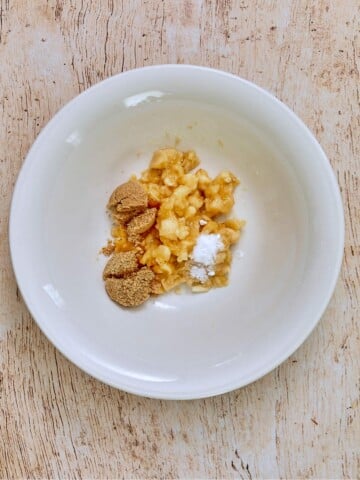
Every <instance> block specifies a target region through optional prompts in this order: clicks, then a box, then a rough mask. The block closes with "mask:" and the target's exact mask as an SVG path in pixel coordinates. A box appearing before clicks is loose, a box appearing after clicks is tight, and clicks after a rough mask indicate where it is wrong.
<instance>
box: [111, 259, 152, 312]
mask: <svg viewBox="0 0 360 480" xmlns="http://www.w3.org/2000/svg"><path fill="white" fill-rule="evenodd" d="M154 277H155V275H154V273H153V272H152V271H151V270H150V269H149V268H147V267H144V268H142V269H141V270H139V271H138V272H134V273H131V274H129V275H127V276H126V277H124V278H107V279H106V281H105V289H106V292H107V294H108V295H109V297H110V298H111V299H112V300H113V301H114V302H116V303H119V304H120V305H122V306H123V307H137V306H138V305H141V304H142V303H144V302H146V300H147V299H148V298H149V297H150V293H151V285H152V281H153V280H154Z"/></svg>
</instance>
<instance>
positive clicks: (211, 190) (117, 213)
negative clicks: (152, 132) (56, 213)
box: [103, 148, 245, 306]
mask: <svg viewBox="0 0 360 480" xmlns="http://www.w3.org/2000/svg"><path fill="white" fill-rule="evenodd" d="M199 163H200V161H199V158H198V157H197V155H196V153H195V152H193V151H188V152H181V151H178V150H176V149H173V148H167V149H161V150H157V151H156V152H155V153H154V154H153V157H152V160H151V162H150V166H149V168H148V169H147V170H145V171H144V172H143V173H142V175H141V176H140V178H136V177H132V178H131V180H130V181H129V182H127V183H125V184H123V185H120V186H119V187H117V189H115V191H114V192H113V194H112V195H111V197H110V200H109V203H108V209H109V211H110V214H111V216H112V220H113V222H114V226H113V228H112V236H113V240H112V241H111V242H110V243H109V244H108V246H107V247H105V248H104V249H103V251H104V253H105V254H111V253H113V252H115V253H119V252H129V251H131V252H133V253H134V254H135V255H136V258H137V261H138V269H139V270H140V269H141V268H143V267H147V270H148V271H151V272H152V273H153V274H154V277H153V279H152V281H151V284H150V283H149V282H148V284H149V290H150V292H146V294H144V295H141V296H140V295H137V298H138V299H139V298H141V299H143V298H144V299H145V300H146V298H148V294H149V293H153V294H161V293H163V292H166V291H169V290H171V289H173V288H175V287H177V286H179V285H180V284H184V283H185V284H187V285H189V286H190V287H191V288H192V290H193V291H195V292H199V291H207V290H209V289H210V288H212V287H223V286H226V285H227V284H228V274H229V271H230V265H231V259H232V255H231V248H230V247H231V246H232V245H233V244H235V243H236V242H237V241H238V240H239V237H240V232H241V229H242V227H243V225H244V223H245V222H244V221H240V220H237V219H234V218H232V219H226V220H219V219H218V217H219V216H220V215H221V216H222V217H223V216H224V215H226V214H228V213H230V211H231V209H232V207H233V205H234V196H233V192H234V189H235V187H236V186H237V185H238V184H239V180H238V179H237V178H236V176H235V175H234V174H232V173H231V172H228V171H223V172H221V173H220V174H219V175H217V176H216V177H215V178H213V179H212V178H210V176H209V175H208V173H207V172H206V171H205V170H204V169H198V170H196V171H194V169H195V168H196V167H197V166H198V165H199ZM200 235H201V236H206V235H208V236H209V238H210V236H212V237H217V238H218V239H219V242H218V244H219V245H221V248H220V249H219V251H218V252H217V253H216V257H215V258H214V264H213V265H211V268H210V269H208V266H204V265H199V264H197V263H196V261H195V260H194V258H193V250H194V247H195V246H196V244H197V241H198V239H199V236H200ZM109 262H111V259H110V261H109ZM105 268H106V267H105ZM111 268H112V270H111V271H112V273H113V269H114V262H112V264H111ZM199 269H203V270H202V272H203V273H202V274H201V275H200V276H199V275H194V276H193V275H192V273H191V272H199V271H200V270H199ZM206 269H207V270H206ZM108 271H109V267H108ZM204 272H205V273H204ZM116 278H117V275H116V272H115V274H114V273H113V274H112V278H111V282H112V286H113V288H112V290H111V291H112V292H119V291H120V290H121V287H120V282H119V284H116ZM134 278H136V275H134V273H131V275H129V277H128V281H127V282H124V281H122V282H121V285H123V286H124V288H125V287H126V288H127V289H128V290H129V291H132V292H133V291H135V290H136V288H135V289H134V287H133V286H131V288H130V286H129V285H130V284H129V282H130V283H131V279H134ZM120 279H124V275H122V274H119V275H118V280H120ZM114 282H115V283H114ZM141 285H142V288H143V286H144V283H142V284H141ZM115 287H116V288H115ZM119 288H120V290H119ZM111 297H112V299H113V300H115V301H117V302H118V303H120V304H122V305H124V303H122V302H121V299H122V298H123V297H124V295H123V294H119V298H118V299H116V298H114V295H112V296H111ZM126 298H127V300H126V306H132V305H129V304H131V302H130V301H129V298H128V295H127V297H126ZM137 304H138V303H137Z"/></svg>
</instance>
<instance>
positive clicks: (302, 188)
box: [10, 65, 344, 399]
mask: <svg viewBox="0 0 360 480" xmlns="http://www.w3.org/2000/svg"><path fill="white" fill-rule="evenodd" d="M175 142H180V143H179V144H178V148H180V149H194V150H195V151H196V152H197V153H198V155H199V157H200V159H201V166H203V167H204V168H205V169H207V170H208V171H209V173H211V174H216V173H218V172H219V171H221V170H224V169H229V170H231V171H233V172H234V173H235V174H236V175H237V176H238V177H239V179H240V180H241V185H240V186H239V187H238V188H237V191H236V205H235V207H234V215H236V216H237V217H239V218H241V219H245V220H246V222H247V223H246V228H245V230H244V232H243V234H242V236H241V239H240V241H239V244H238V245H237V247H236V248H235V249H234V259H233V265H232V271H231V276H230V284H229V286H228V287H226V288H220V289H216V290H212V291H210V292H208V293H203V294H192V293H191V292H188V293H186V292H185V293H182V294H177V293H169V294H166V295H163V296H160V297H158V298H153V299H152V300H150V301H148V302H147V303H146V304H145V305H144V306H143V307H141V308H138V309H135V310H126V309H122V308H120V307H119V306H117V305H116V304H115V303H113V302H112V301H110V300H109V298H108V297H107V295H106V293H105V290H104V286H103V281H102V269H103V266H104V263H105V262H106V258H105V257H103V256H102V255H100V254H99V250H100V249H101V247H102V246H103V245H105V244H106V241H107V238H108V237H109V231H110V220H109V218H108V216H107V214H106V211H105V206H106V203H107V199H108V197H109V195H110V193H111V192H112V190H113V189H114V188H115V187H116V186H117V185H119V184H120V183H122V182H124V181H126V180H127V179H128V178H129V176H130V175H131V174H132V173H139V172H141V170H142V169H144V168H146V167H147V165H148V163H149V160H150V158H151V154H152V152H153V151H154V150H155V149H157V148H160V147H165V146H173V145H174V144H175ZM343 242H344V222H343V210H342V204H341V199H340V195H339V189H338V185H337V183H336V180H335V177H334V174H333V172H332V170H331V167H330V164H329V161H328V159H327V158H326V156H325V154H324V152H323V150H322V149H321V147H320V146H319V144H318V143H317V141H316V140H315V138H314V137H313V135H312V134H311V133H310V131H309V130H308V129H307V128H306V126H305V125H304V124H303V123H302V122H301V121H300V120H299V119H298V118H297V117H296V116H295V114H294V113H293V112H292V111H291V110H289V109H288V108H287V107H286V106H285V105H284V104H282V103H281V102H280V101H279V100H277V99H276V98H275V97H273V96H272V95H270V94H269V93H267V92H266V91H264V90H262V89H261V88H259V87H257V86H256V85H254V84H252V83H250V82H248V81H246V80H243V79H241V78H238V77H236V76H233V75H230V74H227V73H224V72H220V71H216V70H212V69H209V68H203V67H196V66H187V65H162V66H154V67H147V68H142V69H138V70H133V71H129V72H126V73H122V74H120V75H116V76H114V77H111V78H109V79H107V80H105V81H103V82H101V83H99V84H97V85H95V86H93V87H92V88H90V89H88V90H86V91H85V92H83V93H82V94H81V95H79V96H78V97H76V98H74V99H73V100H72V101H71V102H70V103H68V104H67V105H66V106H65V107H64V108H63V109H62V110H60V111H59V112H58V113H57V114H56V115H55V117H54V118H53V119H52V120H51V121H50V122H49V124H48V125H47V126H46V127H45V128H44V129H43V131H42V132H41V134H40V135H39V137H38V138H37V140H36V141H35V143H34V145H33V147H32V148H31V150H30V152H29V154H28V156H27V158H26V160H25V162H24V165H23V168H22V170H21V173H20V175H19V178H18V181H17V184H16V188H15V192H14V196H13V201H12V208H11V218H10V246H11V254H12V261H13V266H14V271H15V274H16V278H17V281H18V284H19V287H20V290H21V292H22V295H23V298H24V300H25V302H26V304H27V306H28V308H29V310H30V312H31V313H32V315H33V317H34V319H35V321H36V322H37V323H38V325H39V326H40V328H41V329H42V331H43V332H44V333H45V335H46V336H47V337H48V338H49V340H50V341H51V342H52V343H53V344H54V345H55V346H56V347H57V348H58V349H59V350H60V351H61V352H62V353H63V354H64V355H65V356H66V357H67V358H68V359H70V360H71V361H72V362H74V363H75V364H76V365H78V366H79V367H80V368H82V369H83V370H85V371H86V372H88V373H89V374H90V375H93V376H94V377H96V378H98V379H99V380H101V381H103V382H106V383H108V384H110V385H112V386H114V387H117V388H120V389H122V390H125V391H128V392H133V393H136V394H139V395H144V396H148V397H156V398H168V399H188V398H200V397H207V396H211V395H216V394H219V393H223V392H227V391H230V390H233V389H235V388H239V387H242V386H244V385H246V384H248V383H250V382H253V381H254V380H256V379H258V378H260V377H261V376H263V375H265V374H266V373H268V372H270V371H271V370H272V369H274V368H275V367H276V366H277V365H279V364H280V363H281V362H283V361H284V360H285V359H286V358H287V357H288V356H289V355H291V354H292V353H293V352H294V351H295V350H296V349H297V348H298V347H299V346H300V345H301V343H302V342H303V341H304V340H305V339H306V337H307V336H308V335H309V334H310V332H311V331H312V330H313V328H314V327H315V325H316V324H317V322H318V321H319V319H320V317H321V315H322V314H323V312H324V310H325V308H326V306H327V304H328V302H329V300H330V297H331V295H332V292H333V290H334V287H335V284H336V280H337V277H338V274H339V269H340V264H341V259H342V252H343Z"/></svg>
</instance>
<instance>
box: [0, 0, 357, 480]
mask: <svg viewBox="0 0 360 480" xmlns="http://www.w3.org/2000/svg"><path fill="white" fill-rule="evenodd" d="M0 16H1V17H0V18H1V20H0V60H1V64H0V88H1V92H0V93H1V94H0V102H1V109H0V197H1V203H0V256H1V257H0V259H1V261H0V367H1V369H0V478H14V479H15V478H94V479H95V478H102V479H103V478H141V479H145V478H242V479H255V478H288V479H290V478H302V479H305V478H326V479H330V478H332V479H335V478H336V479H338V478H354V479H355V478H359V477H360V411H359V409H360V401H359V395H360V330H359V323H360V306H359V305H360V302H359V296H360V287H359V276H360V272H359V269H360V266H359V254H360V239H359V235H360V193H359V169H360V164H359V155H360V143H359V136H360V125H359V115H360V111H359V110H360V109H359V97H360V95H359V85H360V79H359V68H360V58H359V55H360V28H359V19H360V4H359V2H358V0H331V1H330V0H329V1H326V0H303V1H302V0H239V1H237V0H217V1H215V0H186V1H180V0H179V1H178V0H163V1H161V0H143V1H140V0H102V1H98V2H96V1H94V2H91V1H90V0H88V1H86V0H84V1H83V0H65V1H62V0H49V1H47V2H45V1H40V0H0ZM158 63H193V64H199V65H208V66H211V67H216V68H221V69H224V70H227V71H230V72H233V73H236V74H239V75H241V76H242V77H245V78H247V79H249V80H251V81H254V82H256V83H257V84H259V85H261V86H263V87H265V88H267V89H268V90H270V91H271V92H273V93H274V94H275V95H277V96H278V97H279V98H280V99H282V100H283V101H284V102H286V103H287V104H288V105H289V106H290V107H291V108H293V109H294V110H295V112H296V113H297V114H298V115H299V116H300V117H301V118H302V119H303V120H304V121H305V122H306V123H307V124H308V125H309V127H310V128H311V129H312V130H313V132H314V133H315V134H316V136H317V138H318V139H319V141H320V143H321V144H322V146H323V147H324V149H325V151H326V152H327V154H328V156H329V158H330V161H331V163H332V166H333V168H334V170H335V172H336V175H337V178H338V181H339V183H340V186H341V192H342V197H343V201H344V209H345V215H346V248H345V259H344V263H343V268H342V273H341V278H340V280H339V282H338V286H337V289H336V292H335V295H334V297H333V299H332V301H331V303H330V305H329V308H328V310H327V312H326V314H325V315H324V317H323V318H322V320H321V322H320V324H319V326H318V327H317V328H316V330H315V331H314V333H313V334H312V335H311V337H310V338H309V339H308V340H307V342H306V343H305V344H304V345H303V346H302V347H301V348H300V349H299V350H298V351H297V352H296V353H295V354H294V355H293V356H292V357H291V358H290V359H289V360H288V361H286V362H285V363H284V364H283V365H282V366H281V367H279V368H278V369H276V370H275V371H274V372H272V373H270V374H269V375H267V376H266V377H265V378H263V379H262V380H260V381H258V382H256V383H255V384H253V385H250V386H248V387H246V388H243V389H242V390H238V391H235V392H232V393H230V394H227V395H222V396H219V397H217V398H211V399H207V400H201V401H191V402H168V401H156V400H149V399H144V398H139V397H136V396H132V395H128V394H125V393H123V392H120V391H117V390H115V389H113V388H110V387H108V386H106V385H103V384H101V383H99V382H98V381H96V380H94V379H92V378H90V377H89V376H88V375H86V374H85V373H83V372H81V371H80V370H79V369H78V368H76V367H75V366H74V365H72V364H71V363H70V362H68V361H67V360H65V359H64V358H63V357H62V355H61V354H59V353H58V352H57V351H56V350H55V349H54V347H53V346H52V345H51V344H50V343H49V342H48V341H47V339H46V338H45V337H44V335H43V334H42V333H41V332H40V330H39V329H38V327H37V326H36V324H35V323H34V321H33V320H32V319H31V318H30V315H29V313H28V311H27V309H26V307H25V306H24V303H23V301H22V299H21V297H20V295H19V291H18V290H17V287H16V283H15V280H14V276H13V273H12V269H11V264H10V258H9V248H8V227H7V222H8V215H9V205H10V200H11V195H12V190H13V186H14V182H15V180H16V176H17V174H18V171H19V168H20V166H21V164H22V162H23V160H24V157H25V155H26V153H27V151H28V149H29V147H30V145H31V144H32V142H33V141H34V139H35V137H36V136H37V134H38V133H39V131H40V130H41V128H42V127H43V126H44V125H45V124H46V122H47V121H48V120H49V119H50V118H51V117H52V116H53V115H54V113H55V112H56V111H57V110H58V109H59V108H60V107H61V106H62V105H64V103H65V102H67V101H68V100H70V99H71V98H73V97H74V96H75V95H77V94H78V93H79V92H81V91H82V90H84V89H85V88H87V87H89V86H90V85H92V84H94V83H96V82H97V81H99V80H101V79H103V78H105V77H107V76H109V75H112V74H114V73H118V72H121V71H122V70H127V69H131V68H134V67H140V66H142V65H151V64H158ZM49 161H51V159H49Z"/></svg>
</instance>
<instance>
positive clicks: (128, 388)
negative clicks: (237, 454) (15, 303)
mask: <svg viewBox="0 0 360 480" xmlns="http://www.w3.org/2000/svg"><path fill="white" fill-rule="evenodd" d="M164 69H174V70H189V71H195V70H197V71H202V72H205V73H208V74H210V75H217V76H219V77H223V78H231V79H234V80H236V81H238V82H240V83H242V84H243V85H246V86H247V87H249V88H252V89H254V90H256V91H258V92H259V94H261V95H263V96H265V97H267V98H268V99H269V100H271V101H272V102H273V103H274V104H275V105H277V107H278V108H279V109H280V110H282V112H283V113H284V114H285V115H287V116H289V117H291V119H292V120H293V122H295V124H296V125H297V126H298V127H299V129H301V130H302V131H303V132H304V133H305V134H306V135H307V137H308V139H309V141H311V143H312V146H313V148H314V152H316V155H317V156H318V158H319V159H320V160H321V162H322V168H323V169H324V174H326V178H327V181H328V182H329V185H330V187H331V193H332V195H333V196H334V200H335V203H336V222H337V224H338V226H339V239H338V240H339V245H338V250H337V256H336V258H334V262H333V268H332V276H331V279H329V280H328V282H329V283H328V287H327V294H326V295H324V297H323V301H322V302H321V303H320V302H319V306H318V307H317V313H316V314H314V315H313V319H312V321H311V322H309V324H308V327H307V328H306V329H304V330H303V332H302V334H301V335H299V337H298V339H297V341H296V342H292V343H291V344H289V345H288V346H287V348H286V349H285V351H284V352H283V353H282V355H280V356H279V357H277V361H276V362H273V363H272V364H271V365H266V366H264V367H263V368H262V369H261V370H260V371H259V372H258V373H257V374H256V375H254V376H253V377H252V378H250V379H248V380H245V381H239V380H238V379H237V378H236V377H235V378H234V379H233V380H232V381H231V382H228V383H227V384H219V385H218V384H216V385H214V386H206V388H204V389H203V391H201V392H194V393H192V392H191V391H190V392H186V391H184V392H182V393H175V394H174V393H172V392H166V391H163V390H157V389H156V388H153V389H149V388H147V387H146V385H144V388H138V387H133V386H132V385H126V384H124V383H120V382H118V383H117V382H114V381H111V380H110V379H109V378H107V377H106V375H104V376H101V375H100V374H98V373H96V372H94V371H92V369H91V365H90V366H89V365H87V364H86V363H87V362H84V361H82V358H81V357H77V358H74V355H73V350H72V349H71V348H70V349H69V350H68V351H67V349H66V348H65V346H64V345H61V346H60V345H59V343H58V341H57V339H56V338H54V336H53V335H51V333H50V331H49V329H48V328H47V322H46V320H45V321H43V315H42V314H41V313H40V312H39V310H38V307H37V305H36V302H34V303H32V301H31V299H30V298H29V295H28V294H27V288H26V285H25V284H24V283H23V281H22V278H21V265H20V264H19V263H18V262H17V259H16V252H15V250H16V245H15V240H14V235H15V234H14V231H15V229H16V217H15V214H14V211H15V207H16V204H17V202H18V197H19V192H20V190H21V188H22V184H23V182H24V180H25V177H26V173H27V170H28V168H29V167H30V166H31V164H32V162H33V161H34V158H35V156H34V155H33V154H34V152H35V151H36V149H37V147H38V145H40V144H41V143H42V142H43V140H44V139H45V138H46V135H47V132H48V131H49V130H50V129H51V128H53V127H54V126H55V125H56V123H57V122H58V121H60V120H61V118H62V117H64V116H66V114H67V112H68V110H69V109H70V108H72V106H73V105H74V104H75V103H77V102H78V101H80V98H81V99H83V98H85V97H86V96H88V95H91V94H92V93H93V92H94V91H96V90H97V89H98V88H99V87H100V86H101V85H103V84H105V83H108V82H112V81H116V79H117V78H119V77H120V76H121V77H124V76H132V75H134V74H135V75H137V74H141V72H142V71H148V70H153V71H159V73H160V71H161V70H164ZM8 229H9V230H8V231H9V246H10V256H11V263H12V267H13V271H14V274H15V279H16V282H17V285H18V287H19V290H20V292H21V295H22V298H23V300H24V302H25V304H26V306H27V308H28V310H29V312H30V314H31V316H32V318H33V319H34V320H35V322H36V323H37V325H38V326H39V328H40V330H41V331H42V332H43V334H44V335H45V336H46V337H47V339H48V340H49V341H50V342H51V343H52V344H53V345H54V346H55V347H56V348H57V350H59V351H60V352H61V354H62V355H64V357H65V358H67V359H68V360H69V361H70V362H71V363H73V364H74V365H76V366H77V367H78V368H80V369H81V370H83V371H84V372H86V373H87V374H89V375H90V376H92V377H93V378H96V379H97V380H99V381H101V382H103V383H105V384H108V385H110V386H112V387H114V388H117V389H120V390H122V391H125V392H127V393H131V394H135V395H140V396H144V397H148V398H155V399H164V400H192V399H200V398H208V397H212V396H215V395H220V394H223V393H227V392H230V391H233V390H236V389H238V388H242V387H245V386H246V385H249V384H251V383H253V382H255V381H257V380H259V379H260V378H262V377H263V376H265V375H267V374H268V373H270V372H272V371H273V370H275V369H276V368H277V367H278V366H279V365H280V364H282V363H283V362H284V361H285V360H286V359H288V358H289V357H290V356H291V355H292V354H293V353H295V352H296V351H297V349H298V348H299V347H300V346H301V345H302V344H303V343H304V342H305V340H306V339H307V338H308V337H309V335H310V334H311V333H312V331H313V330H314V329H315V327H316V326H317V324H318V323H319V321H320V319H321V317H322V316H323V314H324V312H325V310H326V308H327V306H328V304H329V302H330V300H331V297H332V295H333V293H334V290H335V287H336V284H337V281H338V278H339V275H340V271H341V266H342V260H343V251H344V241H345V220H344V209H343V203H342V197H341V194H340V188H339V185H338V183H337V180H336V176H335V173H334V171H333V169H332V167H331V164H330V161H329V159H328V157H327V155H326V154H325V152H324V150H323V149H322V147H321V146H320V144H319V142H318V141H317V139H316V138H315V136H314V134H313V133H312V132H311V130H310V129H309V128H308V127H307V126H306V125H305V123H304V122H303V121H302V120H301V119H300V118H299V117H298V116H297V115H296V114H295V113H294V112H293V110H291V109H290V108H289V107H288V106H287V105H286V104H284V103H283V102H282V101H281V100H279V99H278V98H277V97H276V96H275V95H273V94H272V93H270V92H269V91H267V90H266V89H264V88H262V87H260V86H258V85H257V84H255V83H253V82H251V81H249V80H246V79H244V78H242V77H240V76H238V75H235V74H232V73H229V72H226V71H223V70H220V69H215V68H210V67H205V66H199V65H191V64H171V63H170V64H160V65H150V66H145V67H139V68H134V69H131V70H127V71H125V72H120V73H117V74H115V75H112V76H110V77H107V78H105V79H104V80H102V81H100V82H97V83H96V84H94V85H92V86H91V87H89V88H87V89H86V90H84V91H83V92H81V93H80V94H78V95H76V96H75V97H73V98H72V99H71V100H69V101H68V102H67V103H66V104H65V105H64V106H63V107H61V108H60V109H59V110H58V111H57V112H56V113H55V114H54V115H53V116H52V118H51V119H50V120H49V121H48V122H47V123H46V125H45V126H44V127H43V128H42V130H41V131H40V133H39V134H38V135H37V137H36V139H35V141H34V142H33V144H32V145H31V147H30V149H29V151H28V153H27V154H26V157H25V159H24V161H23V164H22V166H21V168H20V170H19V173H18V177H17V180H16V183H15V187H14V190H13V195H12V200H11V205H10V215H9V222H8Z"/></svg>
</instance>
